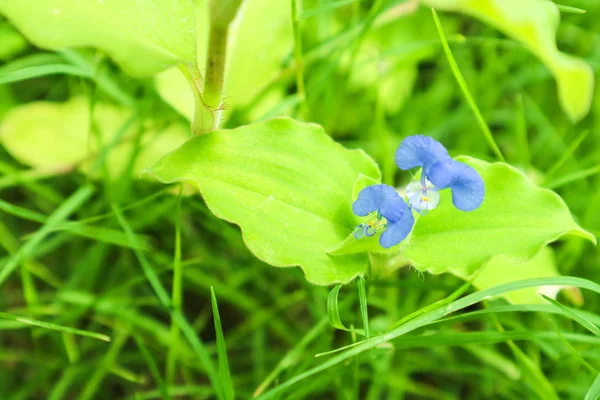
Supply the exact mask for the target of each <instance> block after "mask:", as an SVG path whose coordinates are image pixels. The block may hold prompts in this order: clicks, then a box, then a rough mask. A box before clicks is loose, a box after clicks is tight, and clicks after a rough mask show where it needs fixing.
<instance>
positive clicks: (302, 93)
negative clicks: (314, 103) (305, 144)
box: [292, 0, 308, 117]
mask: <svg viewBox="0 0 600 400" xmlns="http://www.w3.org/2000/svg"><path fill="white" fill-rule="evenodd" d="M299 9H300V10H301V9H302V0H292V27H293V30H294V60H295V62H296V86H297V89H298V96H299V97H300V107H301V108H300V115H301V116H305V117H307V116H308V103H307V102H306V90H305V88H304V61H303V59H302V26H301V24H300V18H298V10H299Z"/></svg>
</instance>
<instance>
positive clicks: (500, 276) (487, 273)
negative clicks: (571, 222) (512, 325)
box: [473, 246, 560, 304]
mask: <svg viewBox="0 0 600 400" xmlns="http://www.w3.org/2000/svg"><path fill="white" fill-rule="evenodd" d="M559 275H560V274H559V273H558V270H557V269H556V261H555V260H554V252H553V251H552V249H551V248H550V247H548V246H546V247H543V248H542V249H541V250H540V252H539V253H538V254H536V255H535V257H533V258H532V259H531V260H529V261H527V262H524V263H518V262H514V261H512V260H510V259H509V258H507V257H506V256H497V257H494V258H492V259H491V260H490V261H489V262H488V263H487V264H486V265H484V266H483V270H482V271H481V272H480V273H479V275H478V276H477V278H475V280H474V281H473V285H474V286H475V287H476V288H478V289H480V290H483V289H488V288H491V287H494V286H498V285H500V284H502V283H509V282H516V281H519V280H522V279H529V278H546V277H551V276H559ZM548 288H549V287H543V288H526V289H519V290H515V291H514V292H509V293H505V294H503V297H504V298H506V300H508V301H509V302H511V303H513V304H544V303H545V300H544V299H543V298H542V297H541V296H540V293H542V292H543V290H546V289H548ZM543 293H545V292H543Z"/></svg>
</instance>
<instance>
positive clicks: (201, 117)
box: [188, 0, 241, 135]
mask: <svg viewBox="0 0 600 400" xmlns="http://www.w3.org/2000/svg"><path fill="white" fill-rule="evenodd" d="M240 5H241V0H212V1H211V2H210V5H209V14H210V28H209V32H208V55H207V58H206V76H205V80H204V84H203V85H202V84H200V85H199V84H198V81H199V80H200V82H201V79H202V76H201V75H200V72H199V71H198V68H197V67H195V66H194V67H192V68H190V66H188V73H189V77H188V81H189V80H190V78H191V80H192V81H193V82H194V86H193V88H194V89H195V90H196V93H195V95H194V96H195V97H196V99H195V100H196V110H195V116H194V122H193V124H192V131H193V132H194V134H196V135H199V134H204V133H207V132H211V131H214V130H216V129H219V126H220V125H221V120H222V114H223V90H224V82H225V62H226V60H227V41H228V40H227V39H228V36H229V27H230V25H231V22H232V21H233V19H234V18H235V16H236V14H237V11H238V9H239V7H240ZM201 86H203V87H201Z"/></svg>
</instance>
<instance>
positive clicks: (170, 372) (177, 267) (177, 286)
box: [167, 185, 183, 385]
mask: <svg viewBox="0 0 600 400" xmlns="http://www.w3.org/2000/svg"><path fill="white" fill-rule="evenodd" d="M182 190H183V186H182V185H180V186H179V198H178V201H177V208H176V211H175V254H174V256H173V289H172V290H173V293H172V294H171V299H172V301H173V308H174V309H175V310H177V311H181V305H182V302H183V300H182V299H183V296H182V289H181V288H182V280H183V268H182V266H181V194H182ZM178 342H179V328H178V327H177V323H176V321H174V320H173V318H172V317H171V346H170V347H169V354H168V356H167V384H168V385H172V384H173V380H174V378H175V366H176V361H177V359H176V346H175V344H177V343H178Z"/></svg>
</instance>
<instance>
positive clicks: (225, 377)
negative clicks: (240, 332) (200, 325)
mask: <svg viewBox="0 0 600 400" xmlns="http://www.w3.org/2000/svg"><path fill="white" fill-rule="evenodd" d="M210 300H211V303H212V310H213V319H214V321H215V334H216V337H217V356H218V358H219V378H220V380H221V385H222V386H223V387H224V388H225V398H226V399H227V400H233V398H234V397H235V394H234V393H235V392H234V389H233V382H232V381H231V372H230V371H229V361H228V359H227V346H226V345H225V335H223V327H222V326H221V316H220V315H219V306H218V304H217V296H216V295H215V290H214V289H213V287H212V286H211V287H210Z"/></svg>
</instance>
